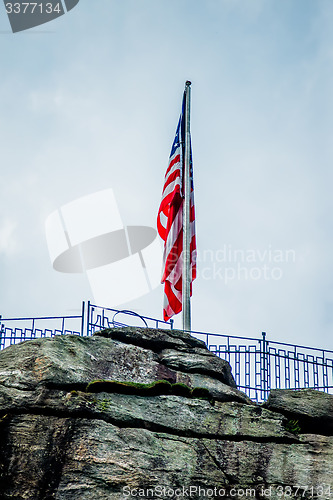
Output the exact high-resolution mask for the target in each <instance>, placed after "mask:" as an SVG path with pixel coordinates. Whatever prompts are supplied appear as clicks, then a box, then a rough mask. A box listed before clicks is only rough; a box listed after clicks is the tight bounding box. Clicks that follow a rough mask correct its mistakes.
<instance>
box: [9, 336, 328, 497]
mask: <svg viewBox="0 0 333 500" xmlns="http://www.w3.org/2000/svg"><path fill="white" fill-rule="evenodd" d="M95 380H113V381H117V382H118V383H119V384H118V385H117V384H115V383H113V384H109V385H108V384H104V385H103V384H100V385H98V384H95V385H94V384H91V385H90V386H88V384H90V383H91V382H93V381H95ZM159 380H164V381H168V382H170V384H172V385H170V384H160V387H162V389H159V393H155V394H153V393H148V392H147V391H146V390H145V388H146V387H147V386H146V384H152V385H151V386H152V387H157V386H158V384H156V385H154V383H155V382H157V381H159ZM179 383H181V384H185V385H186V386H188V388H189V389H188V390H187V392H186V391H185V392H184V394H186V395H184V396H180V395H177V394H176V393H175V391H176V388H177V390H178V391H179V388H181V387H182V386H179V385H177V384H179ZM136 384H142V385H141V386H139V385H136ZM174 384H176V385H174ZM166 386H167V387H169V386H170V389H168V390H167V391H166V393H165V394H164V393H163V391H165V389H164V387H166ZM93 387H94V390H93V389H92V388H93ZM149 387H150V386H149ZM195 387H201V388H204V389H206V391H201V392H202V394H203V397H205V398H204V399H202V398H200V397H195V394H196V393H195V391H193V392H192V396H191V394H190V389H193V388H195ZM99 388H101V389H103V390H100V389H99ZM126 388H128V389H126ZM124 389H126V390H124ZM185 389H186V388H185ZM124 392H127V393H124ZM197 394H199V395H200V391H199V392H197ZM295 394H296V396H295ZM207 395H208V396H207ZM288 401H289V402H288ZM291 401H293V403H291ZM332 401H333V397H332V396H330V395H327V394H323V393H319V392H317V391H310V390H307V391H301V392H299V393H294V392H293V393H292V394H289V393H288V391H274V392H272V394H271V396H270V398H269V400H268V401H267V403H266V405H265V407H263V406H260V405H255V404H254V403H253V402H252V401H251V400H249V398H247V396H246V395H245V394H243V393H242V392H240V391H238V390H237V389H236V388H235V383H234V380H233V377H232V374H231V370H230V366H229V365H228V363H226V362H225V361H223V360H221V359H219V358H218V357H216V356H215V355H213V354H212V353H210V352H209V351H208V350H207V349H206V347H205V345H204V343H203V342H201V341H200V340H197V339H195V338H193V337H191V336H189V335H187V334H184V333H183V332H179V331H172V332H170V331H163V330H152V329H138V328H128V329H112V330H105V331H103V332H99V333H98V334H96V335H95V336H93V337H78V336H63V337H61V336H58V337H54V338H52V339H36V340H33V341H29V342H24V343H21V344H19V345H16V346H12V347H8V348H6V349H5V350H4V351H2V352H0V498H1V499H4V500H6V499H12V498H15V499H33V500H42V499H52V498H55V499H71V500H72V499H74V500H75V499H78V500H79V499H85V498H89V499H91V500H94V499H96V500H100V499H101V500H103V499H125V498H136V497H141V498H155V499H156V498H189V497H190V498H198V499H199V498H200V499H201V498H236V499H240V498H272V499H278V498H290V497H291V498H316V497H320V498H323V499H326V498H327V499H328V498H330V497H331V496H332V497H333V484H330V483H331V482H332V481H333V479H332V478H333V437H332V432H331V431H332V426H331V420H332V404H333V403H332ZM311 408H312V409H311ZM315 408H317V413H314V411H315ZM318 412H319V413H318ZM318 419H319V420H318ZM318 422H319V423H320V425H318ZM329 487H331V489H330V490H329ZM297 488H299V489H298V490H297Z"/></svg>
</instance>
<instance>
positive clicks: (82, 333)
mask: <svg viewBox="0 0 333 500" xmlns="http://www.w3.org/2000/svg"><path fill="white" fill-rule="evenodd" d="M85 306H86V303H85V301H84V300H83V301H82V309H81V337H83V336H84V310H85Z"/></svg>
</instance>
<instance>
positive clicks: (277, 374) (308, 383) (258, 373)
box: [194, 332, 333, 402]
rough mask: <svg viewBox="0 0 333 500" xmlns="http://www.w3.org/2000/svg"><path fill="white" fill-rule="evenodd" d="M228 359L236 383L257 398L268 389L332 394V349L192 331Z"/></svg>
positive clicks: (268, 390)
mask: <svg viewBox="0 0 333 500" xmlns="http://www.w3.org/2000/svg"><path fill="white" fill-rule="evenodd" d="M194 335H195V336H196V337H198V338H201V339H202V340H204V341H205V343H206V345H207V347H208V349H209V350H210V351H212V352H214V353H215V354H216V355H217V356H219V357H221V358H223V359H225V360H226V361H228V362H229V363H230V365H231V367H232V373H233V376H234V378H235V381H236V384H237V387H238V388H239V389H240V390H242V391H244V392H245V393H246V394H247V395H248V396H249V397H250V398H251V399H253V400H254V401H257V402H263V401H266V399H267V397H268V394H269V392H270V390H271V389H295V390H297V389H303V388H312V389H317V390H321V391H325V392H327V393H330V394H333V351H329V350H325V349H318V348H314V347H306V346H301V345H295V344H286V343H282V342H275V341H272V340H267V336H266V333H265V332H263V333H262V338H260V339H253V338H247V337H235V336H230V335H220V334H211V333H208V334H203V333H200V332H196V333H194Z"/></svg>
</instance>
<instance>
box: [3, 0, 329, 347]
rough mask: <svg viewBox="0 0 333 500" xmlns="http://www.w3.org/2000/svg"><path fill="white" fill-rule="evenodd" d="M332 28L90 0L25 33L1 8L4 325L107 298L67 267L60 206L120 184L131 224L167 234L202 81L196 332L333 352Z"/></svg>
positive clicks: (323, 14) (315, 8)
mask: <svg viewBox="0 0 333 500" xmlns="http://www.w3.org/2000/svg"><path fill="white" fill-rule="evenodd" d="M0 7H1V6H0ZM332 25H333V4H332V2H331V0H293V1H291V0H279V1H275V2H274V1H272V0H196V1H193V0H139V1H138V0H121V1H120V0H118V1H115V0H80V2H79V4H78V5H77V6H76V7H75V8H74V9H73V10H72V11H71V12H69V13H67V14H66V15H64V16H62V17H60V18H59V19H56V20H55V21H52V22H50V23H47V24H45V25H43V26H40V27H38V28H35V29H33V30H28V31H25V32H21V33H17V34H12V33H11V32H10V26H9V22H8V19H7V17H6V13H5V9H4V7H1V10H0V44H1V49H0V68H1V73H0V74H1V81H0V90H1V95H0V131H1V149H0V158H1V197H0V207H1V212H0V273H1V274H0V276H1V287H0V304H1V306H0V314H2V315H3V316H5V317H11V316H24V315H44V314H59V315H61V314H68V313H71V312H73V311H79V310H80V307H81V301H82V300H88V299H92V297H91V291H90V288H89V284H88V281H87V279H86V277H85V276H84V275H83V274H76V275H74V274H63V273H59V272H56V271H55V270H54V269H53V268H52V265H51V261H50V257H49V254H48V248H47V244H46V237H45V228H44V226H45V220H46V218H47V216H48V215H49V214H50V213H51V212H52V211H54V210H56V209H58V208H59V207H60V206H62V205H64V204H66V203H68V202H70V201H72V200H75V199H77V198H79V197H82V196H85V195H88V194H91V193H94V192H97V191H99V190H102V189H106V188H112V189H113V191H114V194H115V196H116V198H117V201H118V205H119V210H120V212H121V216H122V219H123V221H124V223H125V224H130V225H135V224H139V225H148V226H153V227H155V226H156V214H157V210H158V206H159V203H160V197H161V191H162V186H163V179H164V174H165V170H166V167H167V163H168V156H169V152H170V148H171V144H172V141H173V138H174V133H175V129H176V125H177V121H178V117H179V112H180V107H181V98H182V92H183V88H184V83H185V81H186V80H187V79H190V80H191V81H192V122H191V128H192V145H193V161H194V182H195V203H196V214H197V219H196V222H197V247H198V250H199V262H198V274H199V277H198V279H197V280H196V281H195V282H194V286H193V299H192V327H193V329H194V330H199V331H210V332H220V333H229V334H232V335H242V336H250V337H257V336H259V335H260V334H261V332H262V331H266V332H267V335H268V337H269V338H270V339H272V340H273V339H274V340H280V341H282V342H290V343H299V344H303V345H312V346H319V347H324V348H328V349H333V336H332V330H333V258H332V256H333V248H332V246H333V245H332V244H333V232H332V221H333V211H332V205H333V202H332V185H333V182H332V181H333V174H332V156H333V154H332V133H333V127H332V124H333V123H332V116H333V115H332V111H333V110H332V98H333V73H332V62H333V31H332ZM110 286H115V284H113V283H110ZM162 301H163V287H162V285H161V286H160V287H158V288H157V289H155V290H154V291H153V292H151V293H150V294H148V295H146V296H144V297H142V298H140V299H137V300H134V301H132V302H130V303H127V304H123V305H122V306H121V307H122V308H127V309H133V310H135V311H137V312H139V313H141V314H145V315H147V316H153V317H158V318H161V317H162ZM112 306H113V304H110V307H112ZM176 325H178V326H180V325H181V322H180V318H179V319H177V320H176Z"/></svg>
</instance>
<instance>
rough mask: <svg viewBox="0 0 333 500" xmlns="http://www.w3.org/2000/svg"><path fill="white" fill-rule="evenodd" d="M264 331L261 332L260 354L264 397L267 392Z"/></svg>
mask: <svg viewBox="0 0 333 500" xmlns="http://www.w3.org/2000/svg"><path fill="white" fill-rule="evenodd" d="M267 354H268V353H267V341H266V332H262V355H261V370H260V371H261V386H262V387H263V393H264V399H265V400H266V398H267V392H268V359H267Z"/></svg>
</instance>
